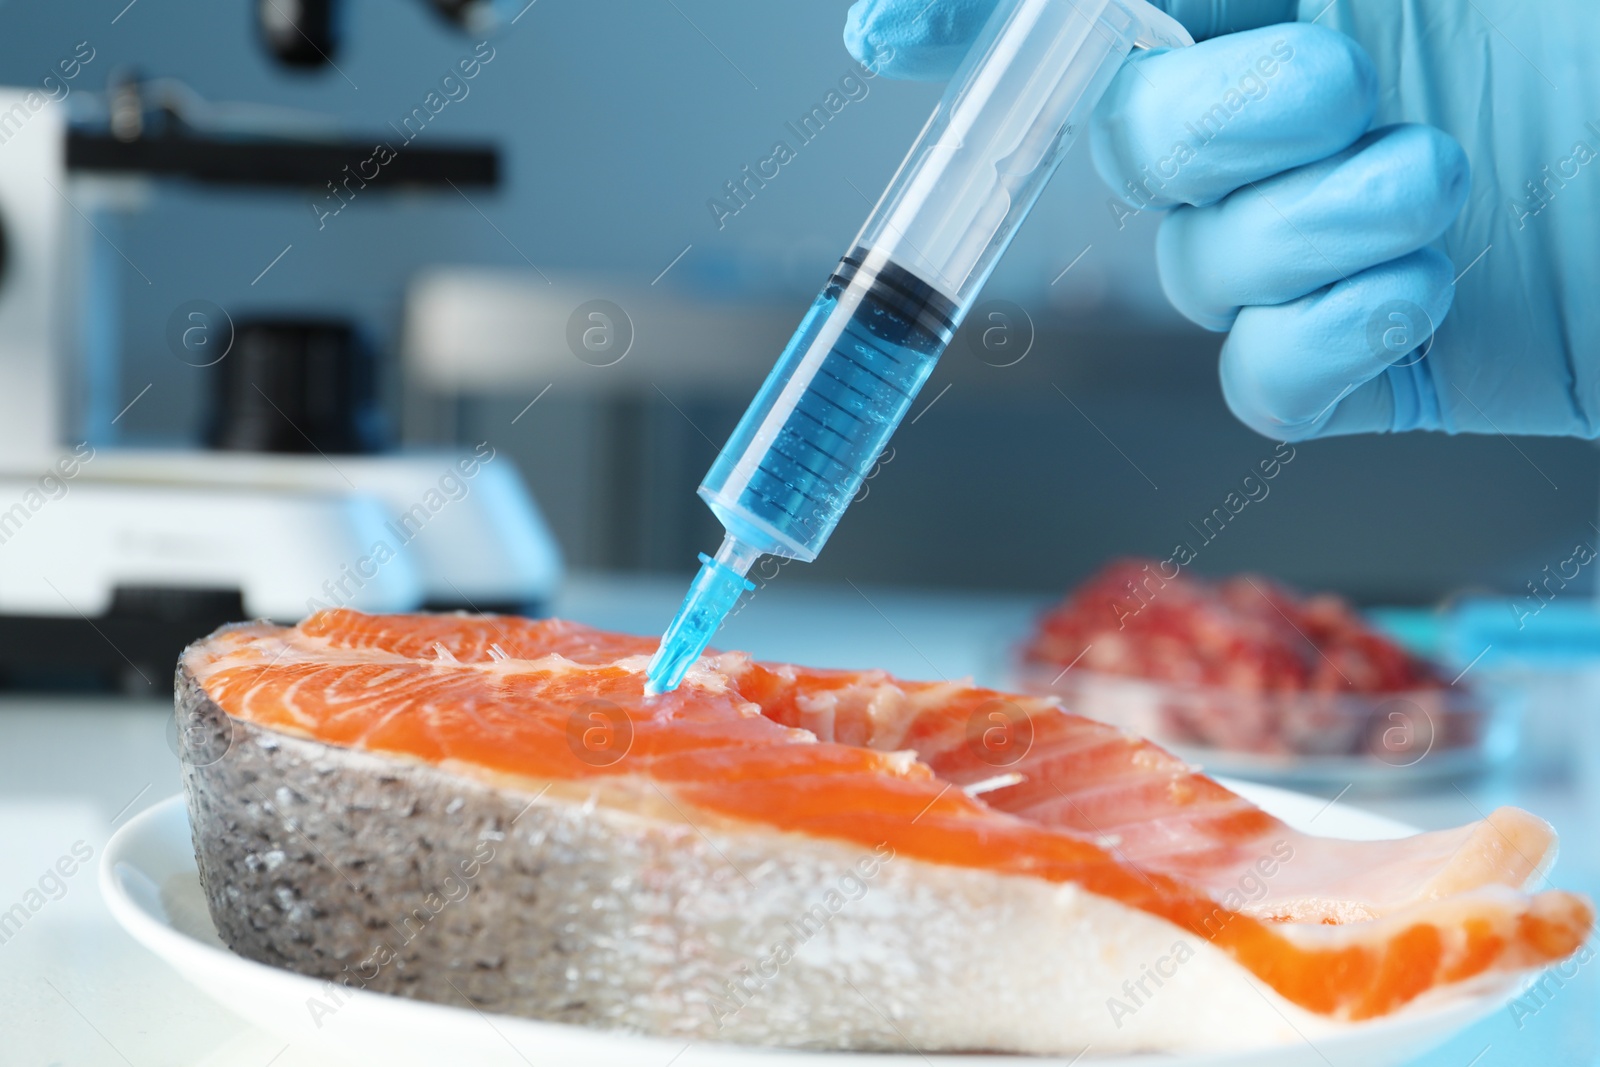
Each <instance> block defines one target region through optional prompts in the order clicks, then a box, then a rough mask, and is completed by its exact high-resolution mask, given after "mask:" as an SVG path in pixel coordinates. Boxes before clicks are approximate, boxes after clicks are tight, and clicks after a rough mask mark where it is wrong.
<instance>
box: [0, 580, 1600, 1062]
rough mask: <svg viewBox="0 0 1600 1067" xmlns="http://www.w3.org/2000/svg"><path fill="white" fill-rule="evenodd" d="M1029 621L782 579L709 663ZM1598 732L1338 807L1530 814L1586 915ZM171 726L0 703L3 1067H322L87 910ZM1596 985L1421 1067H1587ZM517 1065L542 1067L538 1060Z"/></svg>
mask: <svg viewBox="0 0 1600 1067" xmlns="http://www.w3.org/2000/svg"><path fill="white" fill-rule="evenodd" d="M682 591H683V585H682V583H681V582H676V581H674V582H664V581H660V580H657V579H634V578H626V579H624V578H620V577H597V576H587V577H579V578H574V579H572V580H571V581H570V582H569V583H568V586H567V589H566V590H565V592H564V594H563V595H562V597H561V599H560V600H559V601H558V602H557V604H556V605H555V610H556V612H557V613H558V614H560V615H563V616H565V617H568V618H574V619H579V620H582V621H584V622H589V623H593V624H595V625H599V626H605V627H609V628H613V629H621V630H631V631H634V632H640V633H645V632H652V631H655V630H658V629H659V628H660V627H661V626H663V625H664V624H665V622H666V621H667V619H668V618H669V617H670V615H671V613H672V611H673V609H674V608H675V607H676V605H677V599H678V597H680V596H681V595H682ZM1037 606H1038V604H1037V602H1036V601H1028V600H1025V599H1021V598H1003V597H981V596H954V595H931V594H915V593H907V592H892V591H880V590H875V589H859V590H858V589H855V588H852V587H850V586H844V587H839V588H833V589H827V590H816V591H808V590H805V589H800V588H796V587H794V586H792V585H791V586H788V587H785V586H784V584H783V580H782V578H781V577H780V578H779V579H778V581H777V582H776V583H774V584H773V585H772V586H771V587H769V588H767V589H763V590H760V591H759V592H758V593H757V594H756V595H755V596H754V597H753V598H752V599H751V600H750V602H749V604H748V606H747V607H745V608H744V609H743V610H742V611H741V612H740V614H739V615H738V616H737V617H736V618H734V619H733V620H731V621H730V623H729V625H728V627H727V628H726V630H725V631H724V633H723V634H722V635H721V636H720V637H719V640H718V644H719V645H721V646H722V647H726V648H743V649H747V650H749V651H751V652H753V653H755V654H756V655H758V656H762V657H768V658H774V659H785V660H790V661H795V662H801V663H807V662H809V663H814V664H818V665H828V666H838V667H868V666H872V667H883V668H887V669H889V670H891V671H893V672H895V673H897V674H901V675H904V676H907V677H921V678H938V677H945V678H958V677H962V676H968V675H970V676H974V677H976V678H977V679H978V680H979V681H983V682H990V683H993V682H998V681H999V680H1000V675H1001V672H1002V671H1003V669H1004V664H1005V653H1006V649H1007V647H1008V646H1009V644H1010V642H1011V641H1012V640H1014V639H1015V638H1016V636H1017V635H1019V634H1020V633H1022V632H1023V631H1024V630H1025V628H1026V627H1027V625H1028V623H1029V621H1030V620H1031V618H1032V616H1033V613H1034V611H1035V610H1036V608H1037ZM1597 716H1600V709H1596V708H1593V707H1582V708H1577V707H1574V708H1573V709H1572V718H1573V721H1572V722H1571V723H1556V724H1553V725H1552V724H1550V723H1545V724H1543V736H1547V737H1552V738H1555V739H1556V741H1557V743H1555V744H1552V745H1547V746H1543V747H1541V748H1540V749H1538V750H1537V751H1535V752H1533V753H1530V754H1529V755H1528V756H1527V757H1526V758H1524V759H1523V760H1520V761H1519V762H1518V763H1517V764H1516V765H1514V766H1512V767H1510V768H1508V769H1506V770H1504V771H1502V772H1500V773H1497V774H1495V775H1492V776H1488V777H1483V778H1479V779H1474V780H1470V781H1462V782H1457V783H1454V784H1452V783H1449V782H1445V783H1435V784H1434V785H1433V786H1431V787H1429V788H1427V789H1426V790H1423V791H1415V792H1408V793H1403V794H1397V793H1390V794H1386V795H1379V796H1370V795H1362V794H1360V793H1359V792H1357V791H1355V790H1351V791H1350V792H1348V793H1346V794H1345V795H1344V797H1343V800H1344V802H1345V803H1348V804H1354V805H1356V806H1362V807H1367V808H1370V809H1372V810H1375V811H1379V812H1381V813H1383V814H1385V815H1389V816H1391V817H1394V818H1397V819H1401V820H1404V821H1406V822H1409V823H1412V824H1414V825H1418V826H1422V827H1425V828H1434V827H1443V826H1449V825H1455V824H1459V823H1463V822H1467V821H1470V820H1472V819H1475V818H1478V817H1480V815H1481V814H1482V813H1484V812H1487V811H1489V810H1492V809H1493V808H1494V807H1497V806H1499V805H1502V804H1515V805H1517V806H1520V807H1524V808H1527V809H1529V810H1530V811H1533V812H1535V813H1536V814H1538V815H1540V816H1542V817H1544V818H1546V819H1548V820H1549V821H1550V822H1552V823H1553V824H1555V826H1556V829H1557V830H1558V831H1559V832H1560V833H1561V837H1562V842H1563V853H1562V857H1561V860H1560V862H1559V864H1558V865H1557V867H1556V871H1555V875H1554V879H1553V880H1554V882H1555V883H1556V884H1557V885H1560V886H1562V887H1564V888H1572V889H1577V890H1580V891H1584V892H1587V893H1589V894H1590V895H1591V896H1594V897H1600V724H1597V723H1596V721H1595V719H1596V717H1597ZM171 725H172V717H171V710H170V707H169V706H167V705H165V704H157V703H154V702H142V703H141V702H132V701H114V700H109V699H107V700H84V699H66V698H50V697H29V698H22V697H9V698H5V699H0V844H3V846H4V847H3V848H0V912H4V911H5V910H6V909H8V908H10V907H11V905H12V904H14V903H17V902H19V901H21V900H23V899H24V896H25V894H27V893H29V891H30V890H36V889H38V888H39V886H40V880H41V878H44V880H45V884H44V889H45V893H44V899H45V903H44V905H43V906H42V907H39V908H37V909H36V911H35V913H34V914H33V915H32V917H31V918H30V919H29V921H28V922H27V923H26V924H25V925H24V926H23V927H22V928H21V929H20V930H19V931H17V932H16V933H15V934H13V935H12V936H10V937H9V938H8V939H6V940H5V941H4V942H3V943H0V1008H3V1009H4V1010H3V1014H0V1067H12V1065H16V1067H50V1065H56V1064H60V1065H63V1067H100V1065H107V1067H168V1065H172V1067H177V1065H183V1067H190V1065H205V1067H268V1065H269V1064H270V1065H271V1067H327V1063H328V1061H326V1060H322V1059H317V1058H313V1055H312V1054H311V1053H310V1052H309V1051H305V1050H300V1049H296V1048H293V1047H286V1046H285V1045H284V1043H283V1041H282V1040H281V1039H279V1038H276V1037H274V1036H273V1035H271V1034H267V1033H264V1032H262V1031H260V1030H257V1029H255V1028H253V1027H251V1026H250V1025H248V1024H246V1023H244V1022H243V1021H241V1020H239V1019H238V1018H236V1017H235V1016H233V1015H231V1014H229V1013H228V1012H226V1011H224V1010H223V1009H221V1008H219V1007H216V1006H214V1005H213V1004H212V1002H211V1001H210V1000H209V999H208V998H207V997H206V996H205V995H204V994H202V993H201V992H199V991H198V990H196V989H194V988H192V987H190V986H189V985H188V984H187V983H185V982H184V981H183V980H182V979H180V978H179V977H178V975H177V974H176V973H175V972H173V971H172V970H170V969H169V968H168V967H167V966H166V965H165V964H163V963H161V962H160V961H158V960H157V959H156V958H155V957H153V956H151V955H150V954H149V953H147V952H145V951H144V950H143V949H142V948H140V947H139V946H138V945H137V944H135V943H134V942H133V941H132V940H131V939H130V938H129V937H127V936H126V935H125V934H123V933H122V932H121V930H120V929H119V928H118V927H117V926H116V925H115V924H114V923H113V922H112V920H111V917H110V915H109V913H108V912H107V910H106V908H105V906H104V905H103V903H102V902H101V900H100V898H99V894H98V890H97V888H96V867H97V864H98V860H99V856H100V853H101V851H102V850H103V848H104V846H105V843H106V841H107V839H108V838H109V837H110V835H111V833H112V832H113V831H114V830H115V829H116V828H117V827H119V826H121V825H122V824H123V823H124V822H125V821H126V820H127V818H128V817H129V816H131V815H133V814H134V813H136V812H138V811H140V810H142V809H144V808H145V807H148V806H149V805H150V804H152V803H154V802H155V801H157V800H160V799H162V798H164V797H167V796H171V795H172V794H173V793H175V792H177V791H178V788H179V785H178V760H177V757H176V755H175V752H174V749H173V747H172V746H173V741H172V736H173V734H172V730H171ZM1335 792H1337V788H1332V789H1329V790H1328V795H1329V797H1330V798H1331V797H1332V796H1333V794H1334V793H1335ZM79 842H81V843H82V844H81V845H80V844H78V843H79ZM74 845H77V846H78V849H79V852H80V854H81V852H82V851H83V850H84V849H85V848H88V849H92V851H93V858H92V859H91V860H89V861H88V863H86V864H84V865H82V866H81V867H78V866H77V865H76V864H75V862H72V861H71V854H72V849H73V847H74ZM63 856H66V857H68V858H69V862H68V863H66V864H64V865H63V867H62V868H61V869H73V873H72V874H71V875H70V876H68V877H65V878H62V877H60V876H59V874H57V875H54V876H47V871H49V870H52V869H55V868H56V865H57V862H58V861H59V860H60V859H61V858H62V857H63ZM33 899H34V900H35V901H36V900H37V898H33ZM0 936H4V935H3V934H0ZM1597 973H1600V967H1590V966H1585V967H1583V968H1581V969H1580V970H1579V972H1578V974H1577V976H1576V977H1575V978H1573V979H1571V980H1570V981H1568V982H1566V984H1565V985H1564V987H1563V988H1561V989H1560V990H1559V992H1557V993H1556V995H1554V996H1553V997H1551V998H1549V1001H1548V1003H1547V1004H1546V1005H1545V1006H1543V1007H1541V1008H1540V1009H1539V1010H1538V1011H1537V1013H1536V1014H1533V1015H1529V1016H1526V1017H1524V1018H1522V1019H1520V1025H1519V1020H1517V1019H1514V1018H1513V1016H1512V1014H1511V1013H1510V1012H1509V1011H1502V1012H1499V1013H1497V1014H1496V1015H1495V1016H1493V1017H1492V1018H1490V1019H1489V1020H1487V1021H1485V1022H1483V1023H1481V1024H1479V1025H1478V1026H1476V1027H1474V1028H1472V1029H1471V1030H1469V1031H1467V1032H1466V1033H1463V1034H1461V1035H1460V1036H1458V1037H1457V1038H1455V1039H1454V1040H1452V1041H1451V1042H1450V1043H1449V1044H1448V1045H1446V1046H1444V1047H1443V1048H1441V1049H1439V1050H1437V1051H1436V1052H1434V1053H1432V1054H1430V1055H1428V1056H1426V1057H1424V1058H1423V1059H1421V1060H1418V1061H1416V1062H1417V1064H1418V1067H1423V1065H1425V1067H1469V1064H1470V1065H1471V1067H1521V1065H1524V1064H1529V1065H1532V1064H1538V1065H1546V1064H1548V1065H1569V1064H1570V1065H1577V1064H1600V978H1597V977H1596V975H1597ZM526 1051H527V1052H528V1053H529V1054H530V1055H531V1056H532V1057H533V1062H540V1061H539V1060H538V1057H537V1050H532V1049H530V1050H526ZM1475 1057H1476V1058H1475ZM541 1067H542V1065H541Z"/></svg>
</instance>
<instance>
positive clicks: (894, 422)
mask: <svg viewBox="0 0 1600 1067" xmlns="http://www.w3.org/2000/svg"><path fill="white" fill-rule="evenodd" d="M1191 43H1192V42H1191V40H1190V38H1189V35H1188V34H1187V33H1186V32H1185V31H1184V29H1183V27H1182V26H1180V25H1179V24H1178V23H1177V22H1176V21H1174V20H1173V19H1171V18H1170V17H1168V16H1167V15H1164V14H1162V13H1161V12H1160V11H1158V10H1156V9H1155V8H1154V7H1152V6H1150V5H1149V4H1148V3H1146V2H1144V0H1003V2H1002V3H1000V4H999V5H998V6H997V7H996V9H995V11H994V13H993V14H992V15H991V16H990V18H989V20H988V22H987V23H986V24H985V26H984V29H983V31H982V32H981V33H980V34H979V35H978V38H977V40H976V41H975V42H974V43H973V46H972V48H971V50H970V52H969V53H968V55H967V58H966V59H965V60H964V61H963V62H962V64H961V66H960V68H958V69H957V71H956V75H955V77H954V79H953V80H952V81H951V83H950V86H949V88H948V89H947V90H946V92H945V95H944V98H943V100H941V101H940V103H939V106H938V108H937V109H935V111H934V113H933V117H932V118H931V119H930V120H929V121H928V124H927V126H926V127H924V129H923V131H922V134H921V136H920V137H918V139H917V141H916V143H915V144H914V145H913V146H912V148H911V151H910V153H909V154H908V155H907V156H906V159H905V161H904V162H903V163H902V164H901V165H900V170H899V171H898V172H897V173H896V175H895V177H894V179H893V181H891V182H890V184H889V188H888V189H887V191H885V192H884V194H883V196H882V198H881V199H880V200H879V201H878V204H877V206H876V207H875V208H874V209H873V211H872V214H871V215H870V216H869V217H868V219H867V222H866V224H865V225H864V226H863V227H862V229H861V232H860V234H859V235H858V236H857V237H856V240H855V242H854V247H853V249H852V250H851V251H850V252H849V253H848V254H847V255H846V256H845V257H844V258H843V259H842V260H841V261H840V263H839V266H838V267H837V268H836V269H835V270H834V272H833V274H832V276H830V277H829V279H828V282H827V284H826V286H824V288H823V290H822V293H821V295H820V296H818V298H817V300H816V302H815V303H814V304H813V305H812V307H811V310H810V311H809V312H808V313H807V314H806V316H805V319H804V320H803V321H802V322H801V324H800V328H799V329H798V330H797V331H796V332H795V334H794V337H793V338H792V339H791V340H790V342H789V344H788V347H787V348H785V349H784V352H783V354H782V355H781V356H780V357H779V359H778V362H777V365H776V366H774V368H773V370H772V373H771V375H770V376H769V377H768V378H767V380H766V382H765V384H763V385H762V387H761V389H760V391H759V392H758V393H757V395H756V398H755V400H754V401H753V402H752V403H751V405H750V407H749V409H748V410H747V411H746V412H745V414H744V417H743V418H742V419H741V420H740V421H739V424H738V426H737V427H736V428H735V430H734V432H733V436H732V437H731V438H729V440H728V442H727V444H726V445H724V446H723V449H722V451H721V453H720V454H719V455H718V456H717V459H716V461H715V462H714V463H713V464H712V467H711V470H710V472H709V473H708V474H707V475H706V478H705V481H704V482H702V483H701V486H700V496H701V497H702V498H703V499H704V500H705V501H706V503H707V504H708V505H709V506H710V508H711V510H712V512H713V513H714V514H715V515H716V516H717V518H718V519H719V520H721V522H722V524H723V527H724V528H725V530H726V531H727V533H726V537H725V538H724V540H723V542H722V545H721V547H720V548H719V549H718V550H717V552H716V554H715V555H714V556H706V555H704V554H702V555H701V556H700V561H701V568H700V571H699V573H698V574H697V575H696V577H695V579H694V581H693V583H692V584H691V586H690V587H689V592H688V595H687V596H686V597H685V598H684V602H683V606H682V607H681V608H680V609H679V610H678V614H677V616H676V617H675V618H674V619H673V620H672V623H671V625H669V626H668V628H667V631H666V634H665V635H664V636H663V638H662V641H661V647H660V648H659V650H658V651H657V652H656V655H655V657H654V658H653V659H652V660H651V662H650V667H649V672H648V688H649V689H650V691H652V692H657V693H659V692H666V691H669V690H671V689H674V688H676V687H677V685H678V683H679V682H680V681H682V679H683V676H684V674H685V672H686V671H687V670H688V669H689V667H690V666H691V665H692V664H693V663H694V662H695V660H696V659H698V658H699V656H700V654H701V652H703V651H704V650H705V647H706V645H707V644H708V643H709V642H710V640H711V637H712V635H713V634H714V633H715V632H716V630H717V628H718V627H719V626H720V625H721V624H722V620H723V619H724V618H725V617H726V616H727V614H728V612H729V611H730V610H732V608H733V606H734V604H735V603H736V602H737V601H738V599H739V597H740V595H742V594H743V593H744V592H745V591H747V590H749V589H751V588H753V586H752V584H751V583H750V582H748V581H747V580H746V579H745V574H746V572H748V571H749V569H750V566H751V564H753V563H754V562H755V561H756V560H757V559H758V558H760V557H761V556H763V555H775V556H783V557H788V558H792V559H798V560H804V561H808V562H809V561H810V560H813V559H815V558H816V556H817V553H818V552H819V551H820V550H821V549H822V546H823V545H824V544H825V543H826V542H827V540H828V536H829V535H830V534H831V533H832V532H833V529H834V527H835V526H836V525H837V524H838V522H839V518H840V516H841V515H842V514H843V513H844V510H845V508H846V507H847V506H848V505H849V503H850V501H851V499H852V498H853V497H854V496H855V495H856V493H857V492H858V491H859V490H860V488H861V484H862V482H863V480H864V479H865V478H866V475H867V472H868V471H869V470H871V468H872V465H873V463H874V462H875V461H876V460H877V457H878V454H879V453H880V452H881V451H882V449H883V447H884V445H885V443H886V442H887V441H888V439H889V436H890V435H891V434H892V433H893V432H894V430H895V427H896V426H898V425H899V423H900V420H901V419H902V418H903V417H904V416H905V414H906V412H907V410H908V409H909V408H910V406H911V402H912V400H913V399H914V398H915V397H916V395H917V391H918V390H919V389H921V388H922V385H923V383H924V382H925V381H927V378H928V375H929V374H930V373H932V371H933V367H934V364H935V363H936V362H937V361H938V359H939V356H940V354H941V353H943V351H944V349H945V346H946V345H948V344H949V343H950V338H951V337H952V336H953V335H954V333H955V331H956V328H957V327H958V326H960V324H961V320H962V317H963V316H964V315H965V314H966V312H967V311H968V310H969V309H970V308H971V307H972V304H973V302H974V301H975V300H976V299H977V295H978V292H979V290H981V289H982V287H983V283H984V282H985V281H986V280H987V279H988V277H989V274H990V272H991V271H992V270H993V269H994V266H995V264H996V263H997V262H998V261H999V258H1000V256H1001V255H1002V254H1003V253H1004V252H1005V250H1006V247H1007V245H1009V244H1010V242H1011V238H1012V236H1013V235H1014V234H1015V233H1016V230H1017V227H1018V226H1019V225H1020V224H1021V222H1022V220H1023V218H1024V217H1026V216H1027V214H1028V212H1029V210H1030V209H1031V208H1032V207H1033V205H1034V202H1035V201H1036V200H1037V199H1038V196H1039V193H1040V192H1041V191H1042V190H1043V188H1044V186H1045V183H1046V182H1047V181H1049V179H1050V176H1051V174H1052V173H1054V171H1055V169H1056V166H1057V165H1058V164H1059V163H1060V161H1061V158H1062V157H1063V155H1064V154H1065V153H1066V151H1067V149H1068V148H1070V147H1071V145H1072V142H1073V140H1074V139H1075V138H1076V136H1077V134H1078V133H1079V132H1080V131H1081V129H1082V127H1083V124H1084V122H1086V121H1087V120H1088V117H1089V114H1090V113H1091V112H1092V111H1093V110H1094V106H1095V104H1096V103H1097V102H1098V101H1099V99H1100V97H1101V95H1102V94H1103V93H1104V92H1105V90H1106V87H1107V86H1108V85H1109V84H1110V82H1111V79H1112V77H1113V76H1114V75H1115V74H1116V73H1117V71H1118V69H1119V68H1120V67H1121V64H1122V62H1123V61H1124V60H1125V59H1126V58H1127V56H1128V54H1129V53H1130V52H1131V51H1132V50H1133V49H1134V48H1135V47H1142V48H1154V47H1173V48H1175V47H1181V46H1184V45H1188V44H1191Z"/></svg>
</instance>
